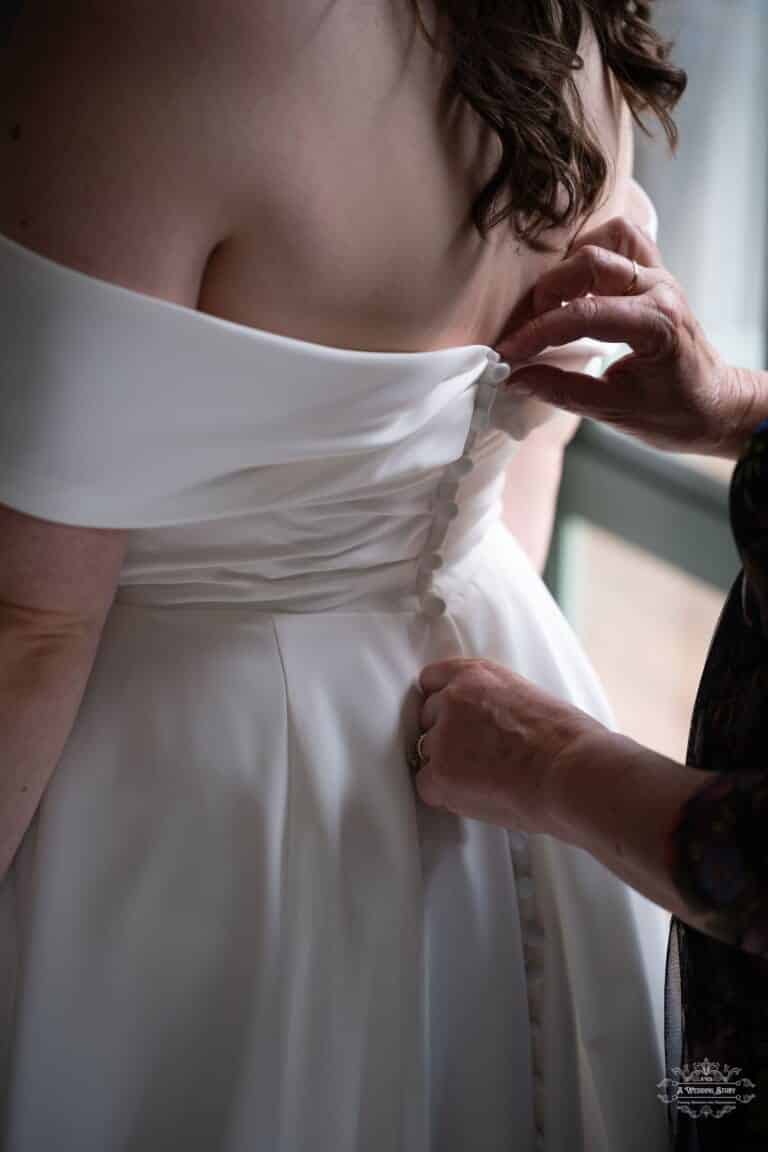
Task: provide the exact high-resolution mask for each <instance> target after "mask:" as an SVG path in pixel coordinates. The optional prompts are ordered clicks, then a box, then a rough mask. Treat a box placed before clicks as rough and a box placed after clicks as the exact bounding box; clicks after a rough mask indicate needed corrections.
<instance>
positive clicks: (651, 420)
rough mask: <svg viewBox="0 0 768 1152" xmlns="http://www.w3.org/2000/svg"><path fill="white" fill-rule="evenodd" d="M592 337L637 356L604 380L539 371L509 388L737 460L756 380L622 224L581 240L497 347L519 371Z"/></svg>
mask: <svg viewBox="0 0 768 1152" xmlns="http://www.w3.org/2000/svg"><path fill="white" fill-rule="evenodd" d="M633 260H634V261H636V263H637V278H636V279H635V280H633V277H634V265H633ZM628 290H629V291H630V292H631V294H629V295H628V294H627V292H628ZM564 301H565V302H566V303H565V304H563V302H564ZM584 337H591V338H593V339H597V340H603V341H608V342H611V343H619V344H628V345H629V346H630V348H631V349H632V351H631V353H630V354H629V355H627V356H625V357H623V358H622V359H620V360H618V361H616V362H615V363H614V364H612V365H611V366H610V367H609V368H608V369H607V371H606V372H605V373H604V375H603V376H602V377H599V376H598V377H593V376H587V375H582V374H581V373H578V372H569V371H564V370H562V369H560V368H557V367H552V366H550V365H544V364H541V365H539V364H531V365H527V366H526V367H523V368H521V369H520V370H517V371H514V372H513V374H512V376H511V377H510V378H509V379H508V380H507V382H506V384H504V386H503V387H504V388H509V389H511V390H512V391H513V392H516V393H518V394H520V395H523V396H525V395H534V396H536V397H537V398H538V399H540V400H544V401H547V402H549V403H551V404H554V405H556V406H557V407H560V408H564V409H566V410H568V411H570V412H575V413H578V414H579V415H583V416H591V417H593V418H594V419H596V420H601V421H604V422H605V423H608V424H611V425H613V426H614V427H616V428H619V429H621V430H622V431H625V432H629V433H631V434H633V435H635V436H637V437H639V438H640V439H642V440H645V441H646V442H648V443H650V444H654V445H656V446H657V447H661V448H671V449H676V450H678V451H688V452H709V453H722V454H723V455H733V454H738V451H739V450H740V447H741V443H742V440H743V436H744V431H743V429H744V427H745V426H746V427H749V425H750V421H749V412H750V409H751V407H752V406H753V405H754V403H755V397H754V396H752V395H750V394H749V379H748V378H746V379H745V378H743V377H742V375H741V374H740V373H739V370H738V369H733V368H730V367H729V366H727V365H726V364H725V362H724V361H723V360H722V358H721V357H720V356H719V354H718V353H717V352H716V350H715V349H714V348H713V347H712V346H711V345H710V344H709V343H708V341H707V339H706V337H705V335H704V332H703V331H702V329H701V326H700V325H699V323H698V322H697V320H696V318H695V317H694V315H693V313H692V312H691V310H690V308H689V306H688V303H687V301H686V299H685V296H684V294H683V291H682V289H681V287H680V285H679V284H678V283H677V281H676V280H675V278H674V277H673V276H672V274H671V273H670V272H669V271H668V270H667V269H666V268H665V267H664V264H663V262H662V258H661V255H660V253H659V250H658V248H657V247H656V245H655V244H654V243H653V241H652V240H651V239H650V237H649V236H648V235H647V234H646V233H645V232H643V231H642V230H641V229H640V228H637V227H635V226H634V225H633V224H631V223H629V221H627V220H625V219H624V218H623V217H615V218H614V219H613V220H610V221H608V223H606V224H604V225H602V226H601V227H599V228H596V229H594V230H593V231H591V232H588V233H585V234H584V235H583V236H580V237H579V238H578V239H577V240H576V242H574V244H573V245H572V247H571V249H570V250H569V252H568V254H567V256H566V258H565V259H564V260H563V261H562V262H561V263H560V264H559V265H557V266H556V267H555V268H553V269H552V270H551V271H549V272H547V273H546V274H545V275H544V276H543V277H542V278H541V279H540V280H539V281H538V282H537V284H536V285H535V286H534V288H533V289H532V291H531V293H530V294H529V296H528V297H527V298H526V299H525V300H524V301H523V302H522V304H521V305H520V306H519V307H518V308H517V309H516V310H515V312H514V313H513V315H512V316H511V317H510V321H509V323H508V325H507V326H506V328H505V330H504V332H503V333H502V336H501V337H500V339H499V340H498V342H497V344H496V348H497V350H498V352H499V353H500V355H501V356H502V357H503V358H504V359H505V360H507V361H508V362H509V363H510V364H512V365H515V364H516V363H518V364H519V363H520V362H522V361H529V360H531V359H532V358H533V357H535V356H537V355H538V354H540V353H541V352H543V351H544V349H545V348H549V347H560V346H562V345H565V344H567V343H569V342H570V341H572V340H579V339H582V338H584ZM734 438H735V440H736V443H732V441H734Z"/></svg>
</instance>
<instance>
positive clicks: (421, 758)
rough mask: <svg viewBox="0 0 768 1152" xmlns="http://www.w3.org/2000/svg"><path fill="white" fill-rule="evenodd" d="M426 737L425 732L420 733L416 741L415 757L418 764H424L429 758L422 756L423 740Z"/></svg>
mask: <svg viewBox="0 0 768 1152" xmlns="http://www.w3.org/2000/svg"><path fill="white" fill-rule="evenodd" d="M426 735H427V734H426V732H422V734H421V736H419V738H418V740H417V741H416V756H417V757H418V761H419V764H426V762H427V760H429V756H425V755H424V739H425V737H426Z"/></svg>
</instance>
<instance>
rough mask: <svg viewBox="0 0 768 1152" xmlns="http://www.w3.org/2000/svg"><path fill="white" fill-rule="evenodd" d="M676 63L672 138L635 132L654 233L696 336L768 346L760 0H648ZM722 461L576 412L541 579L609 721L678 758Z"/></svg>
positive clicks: (718, 512)
mask: <svg viewBox="0 0 768 1152" xmlns="http://www.w3.org/2000/svg"><path fill="white" fill-rule="evenodd" d="M656 8H657V11H658V17H659V24H660V27H661V28H662V30H663V32H664V33H665V34H666V35H667V36H668V37H669V38H671V39H673V40H674V41H675V44H676V50H675V53H674V56H675V60H676V62H677V63H679V64H680V65H681V67H683V68H685V70H686V71H687V72H688V90H687V92H686V94H685V96H684V97H683V100H682V102H681V104H680V105H679V108H678V112H677V115H676V120H677V124H678V128H679V131H680V142H679V146H678V150H677V154H676V155H675V156H674V157H673V156H671V154H670V152H669V149H668V147H667V145H666V142H665V140H664V137H663V135H662V134H661V133H658V134H657V135H656V136H655V137H654V138H653V139H648V138H647V137H645V136H644V135H643V134H642V133H641V132H639V131H637V132H636V164H635V174H636V176H637V178H638V180H639V181H640V182H641V184H643V186H644V187H645V189H646V191H647V192H648V193H649V194H650V196H651V198H652V199H653V200H654V202H655V204H656V207H657V209H658V213H659V220H660V225H659V245H660V247H661V250H662V252H663V254H664V257H665V260H666V263H667V265H668V266H669V267H670V269H671V270H672V272H673V273H674V274H675V275H676V276H677V278H678V279H679V280H680V282H681V283H682V285H683V288H684V289H685V291H686V293H687V295H688V298H689V300H690V302H691V305H692V307H693V310H694V312H695V313H696V315H697V316H698V317H699V319H700V321H701V322H702V324H703V326H704V328H705V329H706V331H707V334H708V336H709V338H710V340H711V341H712V342H713V343H714V344H715V345H716V346H717V347H718V348H719V350H720V351H721V352H722V353H723V355H724V356H725V357H726V358H727V359H729V360H731V361H732V362H733V363H737V364H741V365H744V366H747V367H760V368H762V367H765V366H766V360H767V359H768V356H767V353H768V332H767V331H766V329H767V327H768V286H767V277H766V269H767V268H768V132H766V119H767V118H768V69H766V67H765V60H766V59H768V2H766V0H659V2H658V3H657V5H656ZM731 467H732V466H731V465H729V464H727V463H726V462H724V461H712V460H702V459H698V458H694V457H690V456H678V457H669V456H662V455H661V454H660V453H656V452H654V451H652V450H650V449H644V448H642V447H638V446H637V445H635V444H631V443H629V441H627V440H625V439H624V438H623V437H621V436H618V435H617V434H611V433H610V432H606V431H605V430H603V429H599V428H597V427H596V426H594V425H589V424H585V425H583V426H582V428H581V430H580V431H579V433H578V434H577V437H576V439H575V440H574V442H573V444H572V445H571V447H570V448H569V449H568V452H567V456H566V465H565V470H564V476H563V485H562V489H561V495H560V501H559V510H558V517H557V523H556V530H555V536H554V539H553V544H552V549H551V553H550V559H549V564H548V568H547V580H548V583H549V584H550V587H551V588H552V590H553V592H554V593H555V595H556V596H557V598H558V600H559V601H560V603H561V605H562V607H563V609H564V611H565V613H566V615H567V616H568V618H569V619H570V621H571V623H572V624H573V626H574V627H575V629H576V631H577V633H578V634H579V636H580V637H581V639H582V641H583V643H584V645H585V647H586V648H587V651H588V652H589V655H590V657H591V659H592V661H593V663H594V664H595V667H596V668H597V671H598V673H599V675H600V677H601V679H602V681H603V683H604V685H605V688H606V691H607V693H608V696H609V698H610V700H611V703H612V705H613V708H614V710H615V712H616V716H617V720H618V722H619V725H620V727H621V728H622V730H623V731H625V732H626V733H627V734H628V735H630V736H634V737H635V738H637V739H640V740H642V741H643V742H644V743H646V744H650V745H652V746H653V747H654V748H656V749H657V750H658V751H660V752H664V753H666V754H667V755H670V756H673V757H675V758H676V759H683V758H684V755H685V748H686V738H687V731H688V725H689V722H690V714H691V708H692V705H693V701H694V695H695V690H696V685H697V682H698V679H699V676H700V673H701V668H702V666H703V662H704V659H705V656H706V652H707V648H708V645H709V640H710V637H711V635H712V632H713V630H714V626H715V623H716V621H717V617H718V614H719V612H720V609H721V607H722V604H723V602H724V599H725V594H726V591H727V589H728V587H729V586H730V583H731V582H732V580H733V579H734V577H735V576H736V573H737V571H738V567H739V562H738V557H737V555H736V553H735V550H734V547H733V544H732V540H731V534H730V529H729V526H728V480H729V477H730V472H731Z"/></svg>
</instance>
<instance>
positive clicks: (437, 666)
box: [419, 656, 467, 696]
mask: <svg viewBox="0 0 768 1152" xmlns="http://www.w3.org/2000/svg"><path fill="white" fill-rule="evenodd" d="M466 664H467V661H466V659H465V658H463V657H459V656H457V657H456V658H455V659H453V660H438V661H437V662H436V663H434V664H428V665H427V666H426V668H424V669H423V670H422V673H421V676H420V677H419V686H420V688H421V690H422V692H423V693H424V695H425V696H428V695H429V694H430V693H431V692H439V691H440V689H441V688H445V686H446V684H450V682H451V680H453V678H454V676H455V675H456V673H457V672H459V671H460V670H461V669H462V668H464V667H466Z"/></svg>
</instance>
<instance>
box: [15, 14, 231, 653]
mask: <svg viewBox="0 0 768 1152" xmlns="http://www.w3.org/2000/svg"><path fill="white" fill-rule="evenodd" d="M206 10H208V12H209V17H208V23H210V22H211V21H215V18H216V17H215V9H214V8H213V6H212V5H211V4H208V5H206V4H204V3H203V2H202V0H197V2H191V3H183V4H182V3H181V2H180V0H164V3H163V4H162V5H154V4H146V3H142V2H140V0H111V2H110V4H109V5H96V4H92V3H89V2H87V0H76V2H75V3H72V4H67V5H60V4H57V3H56V0H28V2H27V3H25V5H24V8H23V10H22V13H21V15H20V17H19V19H18V21H17V23H16V25H15V28H14V33H13V35H12V37H11V39H10V41H9V42H8V43H7V45H6V46H5V47H4V49H3V53H4V55H5V58H4V59H0V64H2V67H0V110H1V112H2V124H3V131H2V133H1V134H0V170H1V171H2V172H3V179H2V181H1V182H0V232H2V233H4V234H5V235H7V236H9V237H11V238H12V239H14V240H16V241H17V242H19V243H21V244H23V245H25V246H26V247H28V248H31V249H34V250H37V251H38V252H40V253H42V254H43V255H46V256H49V257H51V258H52V259H54V260H56V261H58V262H60V263H62V264H65V265H68V266H70V267H73V268H76V269H78V270H79V271H82V272H85V273H87V274H89V275H92V276H94V277H97V278H100V279H103V280H108V281H113V282H115V283H118V284H121V285H123V286H125V287H128V288H132V289H134V290H136V291H140V292H143V293H145V294H148V295H154V296H157V297H162V298H164V299H167V300H172V301H174V302H176V303H179V304H183V305H186V306H189V307H195V306H196V302H197V298H198V294H199V286H200V282H201V278H202V274H203V271H204V269H205V265H206V263H207V260H208V257H209V255H210V252H211V250H212V249H213V248H214V247H215V246H216V244H217V243H218V241H219V239H220V238H221V237H222V235H223V233H224V231H225V229H226V217H227V210H228V204H227V192H228V189H227V186H226V181H225V180H223V178H222V172H223V171H229V170H230V167H231V166H230V167H228V166H227V157H226V155H225V152H226V147H227V144H226V141H227V138H228V137H229V136H230V134H229V133H227V131H226V130H225V129H222V125H221V124H220V123H219V124H217V123H216V116H215V113H216V111H217V109H220V107H221V105H220V101H219V100H218V94H220V92H221V91H222V89H223V88H225V87H226V85H225V84H224V76H225V67H226V51H225V49H226V44H225V43H224V42H222V40H221V38H219V39H218V40H217V39H216V37H210V45H209V44H208V41H207V40H206V37H205V35H204V33H205V30H206ZM219 23H220V24H221V23H222V22H221V20H220V19H219ZM0 55H1V54H0ZM105 370H107V371H108V365H106V366H105ZM13 386H14V387H18V388H19V389H23V388H24V380H18V381H14V382H13ZM43 418H44V417H43ZM51 418H52V419H53V415H52V416H51ZM124 550H125V533H124V532H121V531H117V530H106V529H98V528H83V527H79V526H74V525H64V524H53V523H50V522H48V521H44V520H42V519H38V518H35V517H31V516H27V515H23V514H21V513H20V512H18V511H15V510H13V509H10V508H7V507H3V506H0V607H2V609H3V615H4V618H5V619H6V620H7V619H8V618H9V616H8V614H9V613H11V616H12V620H13V621H14V622H15V623H16V624H18V625H19V626H20V627H22V628H25V627H29V628H30V629H33V630H34V629H36V628H41V627H42V628H43V629H44V630H46V631H51V630H52V631H53V632H60V633H61V634H66V633H67V632H68V631H71V630H72V629H75V630H77V629H78V628H79V627H80V626H81V625H85V626H88V627H90V626H92V625H93V624H100V623H101V622H103V618H104V616H105V615H106V611H107V610H108V608H109V604H110V603H111V600H112V597H113V595H114V588H115V585H116V582H117V579H118V575H119V570H120V564H121V561H122V557H123V554H124Z"/></svg>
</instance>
